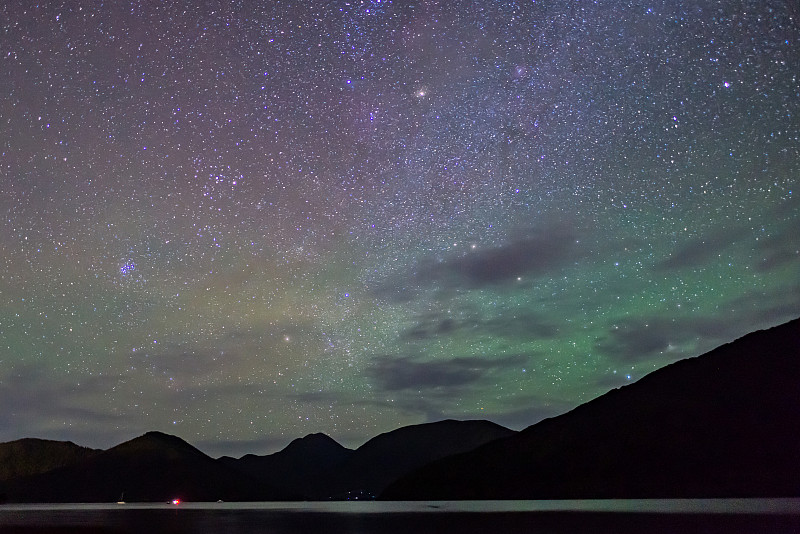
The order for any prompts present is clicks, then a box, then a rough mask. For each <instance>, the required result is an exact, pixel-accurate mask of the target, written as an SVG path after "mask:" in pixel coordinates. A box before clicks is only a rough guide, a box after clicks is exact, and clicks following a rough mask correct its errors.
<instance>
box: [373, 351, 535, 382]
mask: <svg viewBox="0 0 800 534" xmlns="http://www.w3.org/2000/svg"><path fill="white" fill-rule="evenodd" d="M527 360H528V358H527V357H526V356H524V355H521V354H520V355H515V356H504V357H501V358H486V357H473V358H467V357H464V358H453V359H450V360H444V361H417V360H415V358H413V357H411V356H381V357H379V358H376V359H375V362H374V365H373V367H372V369H371V370H370V375H371V376H372V378H374V379H375V380H376V381H377V383H378V384H379V386H380V388H381V389H383V390H387V391H398V390H404V389H412V390H420V389H431V388H452V387H458V386H464V385H467V384H472V383H474V382H477V381H478V380H480V379H481V377H483V376H484V375H485V374H486V373H487V372H490V371H494V370H498V369H506V368H509V367H517V366H521V365H524V364H525V363H526V362H527Z"/></svg>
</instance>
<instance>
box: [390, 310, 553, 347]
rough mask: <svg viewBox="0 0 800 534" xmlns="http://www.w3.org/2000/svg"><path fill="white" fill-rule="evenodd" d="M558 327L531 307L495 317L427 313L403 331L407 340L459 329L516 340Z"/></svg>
mask: <svg viewBox="0 0 800 534" xmlns="http://www.w3.org/2000/svg"><path fill="white" fill-rule="evenodd" d="M558 332H559V329H558V328H557V327H556V326H555V325H554V324H553V323H552V322H551V321H549V320H548V319H547V318H545V317H543V316H542V315H540V314H537V313H534V312H529V311H506V312H503V313H500V314H498V315H497V316H494V317H492V318H482V317H478V316H477V315H475V316H472V317H469V318H466V319H461V320H458V319H454V318H452V317H450V316H442V315H440V314H434V313H431V314H426V315H425V316H423V317H421V318H420V320H419V321H418V322H417V324H415V325H414V326H412V327H410V328H408V329H407V330H405V331H404V332H402V333H401V334H400V338H401V340H404V341H423V340H428V339H432V338H436V337H443V336H452V335H454V334H457V333H461V334H466V335H472V336H480V335H485V336H491V337H504V338H513V339H516V340H536V339H551V338H553V337H555V336H556V335H557V334H558Z"/></svg>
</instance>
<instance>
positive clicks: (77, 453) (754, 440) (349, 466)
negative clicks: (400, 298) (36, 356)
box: [0, 319, 800, 502]
mask: <svg viewBox="0 0 800 534" xmlns="http://www.w3.org/2000/svg"><path fill="white" fill-rule="evenodd" d="M798 436H800V319H797V320H794V321H791V322H789V323H786V324H784V325H781V326H777V327H775V328H772V329H769V330H764V331H758V332H754V333H752V334H748V335H747V336H744V337H743V338H741V339H738V340H736V341H734V342H732V343H729V344H726V345H723V346H721V347H718V348H717V349H714V350H712V351H711V352H709V353H707V354H704V355H702V356H698V357H696V358H689V359H686V360H681V361H678V362H675V363H673V364H671V365H668V366H666V367H663V368H661V369H659V370H657V371H654V372H652V373H650V374H649V375H647V376H645V377H643V378H642V379H640V380H639V381H638V382H635V383H633V384H630V385H627V386H625V387H622V388H619V389H614V390H611V391H609V392H608V393H606V394H605V395H602V396H600V397H598V398H597V399H594V400H593V401H590V402H588V403H586V404H583V405H581V406H579V407H577V408H575V409H574V410H572V411H571V412H568V413H566V414H563V415H561V416H558V417H554V418H551V419H547V420H544V421H541V422H540V423H537V424H535V425H532V426H530V427H528V428H526V429H525V430H523V431H521V432H515V431H513V430H509V429H507V428H504V427H502V426H499V425H496V424H494V423H491V422H489V421H454V420H445V421H439V422H434V423H425V424H420V425H412V426H407V427H403V428H399V429H396V430H393V431H391V432H386V433H384V434H380V435H378V436H376V437H374V438H372V439H370V440H369V441H367V442H366V443H364V444H363V445H362V446H361V447H358V448H357V449H355V450H351V449H348V448H345V447H343V446H342V445H340V444H339V443H337V442H336V441H334V440H333V439H332V438H330V437H328V436H326V435H324V434H310V435H308V436H305V437H303V438H298V439H296V440H294V441H292V442H291V443H290V444H289V445H288V446H287V447H286V448H285V449H283V450H282V451H279V452H277V453H274V454H271V455H265V456H256V455H246V456H243V457H242V458H240V459H234V458H229V457H222V458H220V459H217V460H215V459H212V458H210V457H209V456H207V455H206V454H204V453H203V452H201V451H199V450H198V449H196V448H194V447H193V446H191V445H190V444H188V443H187V442H185V441H184V440H182V439H180V438H178V437H176V436H171V435H168V434H164V433H161V432H148V433H146V434H144V435H142V436H139V437H137V438H134V439H132V440H130V441H126V442H124V443H121V444H119V445H117V446H115V447H112V448H110V449H108V450H104V451H102V450H94V449H87V448H85V447H79V446H78V445H75V444H74V443H71V442H56V441H47V440H39V439H22V440H17V441H13V442H8V443H0V501H2V500H8V501H11V502H116V501H117V500H119V499H120V496H121V495H122V494H123V493H124V496H125V500H126V501H129V502H137V501H145V502H146V501H150V502H152V501H166V500H170V499H174V498H180V499H182V500H190V501H216V500H219V499H221V500H225V501H264V500H287V499H292V500H299V499H311V500H324V499H363V498H374V497H375V496H376V495H379V496H380V498H382V499H393V500H421V499H426V500H428V499H430V500H447V499H586V498H695V497H790V496H800V447H798V439H800V438H798Z"/></svg>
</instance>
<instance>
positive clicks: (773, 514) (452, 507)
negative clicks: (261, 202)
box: [0, 499, 800, 534]
mask: <svg viewBox="0 0 800 534" xmlns="http://www.w3.org/2000/svg"><path fill="white" fill-rule="evenodd" d="M0 532H2V533H6V532H18V533H41V532H59V533H62V534H66V533H73V532H75V533H88V532H103V533H128V532H130V533H133V532H136V533H145V534H158V533H176V534H177V533H184V532H187V533H188V532H202V533H204V534H208V533H217V532H219V533H223V532H224V533H269V534H290V533H291V534H297V533H313V532H321V533H326V534H343V533H353V534H371V533H380V534H393V533H401V532H402V533H404V534H405V533H414V534H419V533H433V532H435V533H456V534H471V533H481V534H486V533H489V532H491V533H523V532H524V533H530V534H539V533H542V534H543V533H563V534H576V533H593V534H597V533H615V534H625V533H633V532H637V533H651V534H652V533H676V532H677V533H680V534H689V533H693V532H702V533H706V534H710V533H740V532H752V533H764V532H769V533H790V532H791V533H800V499H711V500H708V499H701V500H696V499H693V500H632V501H631V500H625V501H617V500H606V501H466V502H452V501H451V502H332V503H181V504H179V505H177V506H176V505H172V504H124V505H117V504H108V505H106V504H63V505H4V506H0Z"/></svg>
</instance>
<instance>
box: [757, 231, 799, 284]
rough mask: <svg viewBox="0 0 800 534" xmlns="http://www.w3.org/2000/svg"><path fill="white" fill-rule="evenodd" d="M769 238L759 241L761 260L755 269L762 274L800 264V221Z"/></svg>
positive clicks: (758, 247)
mask: <svg viewBox="0 0 800 534" xmlns="http://www.w3.org/2000/svg"><path fill="white" fill-rule="evenodd" d="M795 223H796V224H793V225H791V227H784V228H783V229H782V231H780V232H779V233H776V234H774V235H772V236H770V237H768V238H765V239H761V240H759V241H758V244H757V246H756V250H757V251H758V253H759V254H760V256H761V257H760V259H759V260H758V261H757V262H756V265H755V269H756V271H758V272H760V273H765V272H769V271H773V270H775V269H780V268H781V267H784V266H786V265H788V264H790V263H793V262H794V263H798V262H800V230H798V228H800V221H795Z"/></svg>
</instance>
